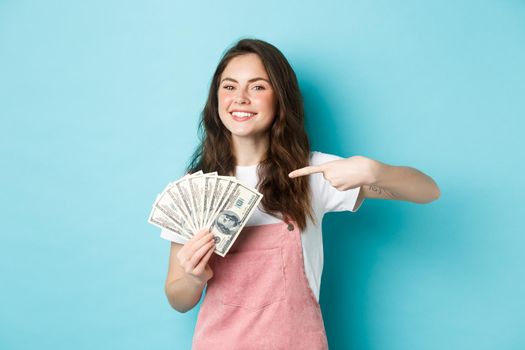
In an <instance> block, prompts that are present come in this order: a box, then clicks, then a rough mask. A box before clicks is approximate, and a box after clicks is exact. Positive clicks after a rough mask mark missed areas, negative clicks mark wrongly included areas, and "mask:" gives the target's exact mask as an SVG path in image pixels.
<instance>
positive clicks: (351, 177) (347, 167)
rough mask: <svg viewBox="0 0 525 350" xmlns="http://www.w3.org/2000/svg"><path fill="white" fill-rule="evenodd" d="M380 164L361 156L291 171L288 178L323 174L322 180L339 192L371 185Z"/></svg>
mask: <svg viewBox="0 0 525 350" xmlns="http://www.w3.org/2000/svg"><path fill="white" fill-rule="evenodd" d="M380 164H381V163H380V162H378V161H376V160H373V159H370V158H366V157H363V156H353V157H350V158H343V159H337V160H333V161H331V162H327V163H324V164H320V165H311V166H307V167H304V168H300V169H296V170H294V171H292V172H291V173H290V174H288V176H290V177H291V178H294V177H298V176H304V175H310V174H315V173H323V176H324V178H325V179H326V180H327V181H328V182H330V184H331V185H332V186H333V187H335V188H337V189H338V190H339V191H346V190H348V189H351V188H356V187H360V186H363V185H371V184H373V183H374V182H375V180H376V178H377V176H376V174H377V173H378V171H379V167H380Z"/></svg>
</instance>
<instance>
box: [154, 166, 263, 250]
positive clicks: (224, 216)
mask: <svg viewBox="0 0 525 350" xmlns="http://www.w3.org/2000/svg"><path fill="white" fill-rule="evenodd" d="M261 199H262V194H261V193H259V192H258V191H257V190H256V189H254V188H251V187H249V186H247V185H245V184H243V183H241V182H239V181H238V180H237V179H236V178H235V177H233V176H221V175H217V172H210V173H203V172H202V171H199V172H196V173H193V174H186V175H185V176H183V177H182V178H180V179H178V180H176V181H173V182H170V183H169V184H168V185H167V186H166V187H165V188H164V190H163V191H162V192H161V193H160V194H159V195H157V197H156V199H155V201H154V203H153V206H152V210H151V212H150V215H149V217H148V222H149V223H151V224H153V225H155V226H157V227H160V228H164V229H167V230H169V231H171V232H173V233H175V234H176V235H178V236H179V237H181V238H182V239H183V241H187V240H189V239H191V238H192V237H193V236H194V235H195V234H196V232H197V231H199V230H200V229H202V228H206V229H208V230H210V232H212V233H213V235H214V239H215V242H216V246H215V253H217V254H218V255H220V256H225V255H226V254H227V252H228V250H229V249H230V247H231V246H232V245H233V243H234V242H235V240H236V239H237V237H238V235H239V233H240V232H241V230H242V228H243V227H244V226H245V224H246V222H247V221H248V219H249V218H250V216H251V215H252V214H253V212H254V210H255V208H256V207H257V205H258V204H259V203H260V201H261Z"/></svg>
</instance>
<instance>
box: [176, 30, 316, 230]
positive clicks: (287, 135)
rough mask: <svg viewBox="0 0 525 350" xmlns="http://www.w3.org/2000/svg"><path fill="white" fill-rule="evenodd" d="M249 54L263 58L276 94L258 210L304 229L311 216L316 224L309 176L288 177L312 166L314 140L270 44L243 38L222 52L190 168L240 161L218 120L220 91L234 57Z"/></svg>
mask: <svg viewBox="0 0 525 350" xmlns="http://www.w3.org/2000/svg"><path fill="white" fill-rule="evenodd" d="M249 53H255V54H257V55H258V56H259V58H260V59H261V61H262V63H263V65H264V67H265V69H266V72H267V74H268V77H269V79H270V83H271V85H272V88H273V90H274V92H275V93H276V96H277V109H276V116H275V118H274V121H273V123H272V125H271V126H270V128H269V130H268V133H269V147H268V150H267V153H266V157H265V159H264V160H262V161H261V162H260V163H259V164H258V166H257V174H258V177H259V182H258V183H257V189H258V191H259V192H261V193H262V194H263V198H262V200H261V203H260V207H261V206H262V208H260V209H261V210H262V211H264V212H266V213H268V214H270V215H273V216H276V217H280V218H281V219H283V220H284V221H285V222H287V223H289V222H290V219H291V220H294V221H295V222H296V223H297V225H298V226H299V228H300V229H301V231H303V230H304V228H305V227H306V221H307V216H308V217H310V219H311V220H312V221H314V222H315V218H314V216H313V214H312V207H311V202H310V200H311V198H310V190H309V182H308V177H307V176H300V177H297V178H294V179H291V178H289V177H288V173H290V172H291V171H292V170H295V169H298V168H301V167H304V166H307V165H309V157H310V143H309V140H308V136H307V134H306V130H305V126H304V107H303V97H302V95H301V91H300V89H299V84H298V82H297V77H296V75H295V72H294V71H293V69H292V67H291V66H290V64H289V63H288V61H287V59H286V58H285V57H284V55H283V54H282V53H281V51H279V49H277V48H276V47H275V46H273V45H271V44H269V43H268V42H265V41H263V40H259V39H250V38H246V39H241V40H239V41H238V42H237V43H236V44H234V45H233V46H232V47H231V48H229V49H228V50H227V51H226V52H225V53H224V54H223V56H222V58H221V60H220V62H219V64H218V65H217V68H216V70H215V73H214V74H213V78H212V81H211V83H210V90H209V94H208V99H207V101H206V105H205V106H204V109H203V111H202V113H201V119H200V122H199V128H198V131H199V137H200V140H201V143H200V145H199V146H198V147H197V149H196V150H195V152H194V153H193V155H192V158H191V161H190V163H189V165H188V166H187V168H186V171H187V172H190V173H193V172H196V171H198V170H202V171H203V172H205V173H206V172H211V171H217V172H218V174H219V175H232V174H234V172H235V165H236V160H235V155H234V154H233V152H232V137H231V132H230V131H229V130H228V129H227V128H226V127H225V126H224V125H223V124H222V122H221V120H220V118H219V110H218V90H219V84H220V77H221V74H222V72H223V71H224V69H225V68H226V66H227V65H228V63H229V62H230V60H231V59H232V58H234V57H237V56H240V55H244V54H249Z"/></svg>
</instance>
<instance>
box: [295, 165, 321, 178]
mask: <svg viewBox="0 0 525 350" xmlns="http://www.w3.org/2000/svg"><path fill="white" fill-rule="evenodd" d="M322 171H323V169H322V167H321V166H318V165H310V166H306V167H304V168H301V169H297V170H294V171H292V172H291V173H290V174H288V176H289V177H291V178H294V177H298V176H304V175H310V174H315V173H320V172H322Z"/></svg>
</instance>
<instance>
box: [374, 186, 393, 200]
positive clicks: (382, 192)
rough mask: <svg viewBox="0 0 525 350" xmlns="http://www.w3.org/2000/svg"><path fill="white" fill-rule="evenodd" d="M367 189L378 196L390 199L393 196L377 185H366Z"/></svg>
mask: <svg viewBox="0 0 525 350" xmlns="http://www.w3.org/2000/svg"><path fill="white" fill-rule="evenodd" d="M368 190H369V191H371V192H373V193H375V195H376V196H378V197H380V198H390V199H393V198H394V197H393V196H392V194H391V193H390V192H388V191H386V190H385V189H383V188H381V187H379V186H375V185H370V186H368Z"/></svg>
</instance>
